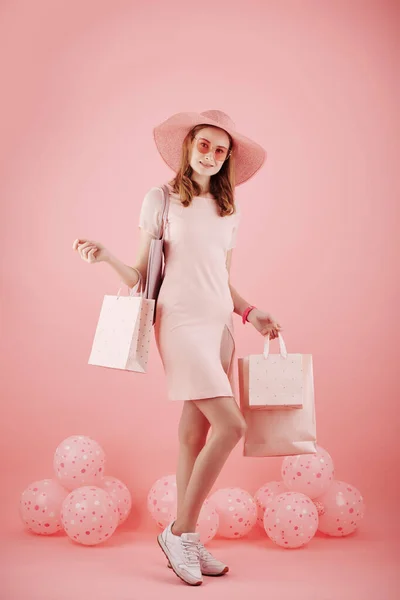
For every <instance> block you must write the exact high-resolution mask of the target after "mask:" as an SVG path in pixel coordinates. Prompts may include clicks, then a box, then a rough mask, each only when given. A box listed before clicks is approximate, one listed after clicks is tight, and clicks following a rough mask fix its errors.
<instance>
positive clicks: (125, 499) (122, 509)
mask: <svg viewBox="0 0 400 600" xmlns="http://www.w3.org/2000/svg"><path fill="white" fill-rule="evenodd" d="M99 487H101V488H102V489H103V490H105V491H106V492H107V494H109V495H110V496H111V498H112V499H113V500H114V502H115V504H116V505H117V508H118V525H121V523H123V522H124V521H126V519H127V518H128V515H129V513H130V511H131V507H132V498H131V493H130V491H129V490H128V488H127V487H126V485H125V484H124V483H123V482H122V481H120V480H119V479H117V478H116V477H111V476H110V475H105V476H104V477H103V479H102V481H101V482H100V484H99Z"/></svg>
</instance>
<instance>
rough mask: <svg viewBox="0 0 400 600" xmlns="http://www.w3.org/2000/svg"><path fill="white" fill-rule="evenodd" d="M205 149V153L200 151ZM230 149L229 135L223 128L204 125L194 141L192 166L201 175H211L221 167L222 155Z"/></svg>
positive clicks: (191, 157) (191, 158)
mask: <svg viewBox="0 0 400 600" xmlns="http://www.w3.org/2000/svg"><path fill="white" fill-rule="evenodd" d="M200 149H203V150H204V154H203V153H202V152H201V151H200ZM227 151H229V137H228V134H227V133H226V131H224V130H223V129H217V128H216V127H203V129H200V130H199V131H198V132H197V133H196V137H195V139H194V140H193V142H192V153H191V156H190V166H191V167H192V169H193V171H195V172H196V173H198V174H199V175H201V176H205V177H211V175H215V174H216V173H218V171H219V170H220V169H221V167H222V165H223V164H224V161H223V160H221V158H222V157H224V156H225V155H226V152H227Z"/></svg>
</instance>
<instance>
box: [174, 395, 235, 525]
mask: <svg viewBox="0 0 400 600" xmlns="http://www.w3.org/2000/svg"><path fill="white" fill-rule="evenodd" d="M190 402H194V403H195V404H196V406H197V407H198V408H199V409H200V411H201V412H202V413H203V415H204V416H205V417H206V418H207V420H208V422H209V423H210V424H211V427H212V432H211V436H210V438H209V439H208V441H207V442H206V444H205V445H204V447H203V448H202V449H201V451H200V452H199V454H198V456H197V458H196V459H195V462H194V466H193V470H192V473H191V476H190V479H189V483H188V484H187V487H186V492H185V495H184V498H183V500H181V505H180V507H179V512H178V514H177V518H176V520H175V522H174V525H173V527H172V532H173V533H174V534H175V535H180V534H181V533H183V532H188V531H196V524H197V521H198V517H199V514H200V510H201V507H202V505H203V502H204V500H205V499H206V497H207V495H208V493H209V492H210V490H211V488H212V486H213V485H214V483H215V481H216V479H217V477H218V475H219V473H220V472H221V469H222V467H223V466H224V464H225V462H226V460H227V458H228V456H229V454H230V453H231V451H232V450H233V448H234V447H235V446H236V444H237V443H238V442H239V440H240V439H241V438H242V437H243V435H244V433H245V431H246V422H245V419H244V417H243V415H242V413H241V411H240V409H239V407H238V405H237V404H236V401H235V399H234V398H231V397H221V398H208V399H204V400H191V401H190Z"/></svg>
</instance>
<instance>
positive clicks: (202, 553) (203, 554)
mask: <svg viewBox="0 0 400 600" xmlns="http://www.w3.org/2000/svg"><path fill="white" fill-rule="evenodd" d="M198 546H199V552H200V558H202V559H203V560H209V559H210V558H212V555H211V554H210V553H209V551H208V550H207V549H206V548H205V547H204V546H203V544H202V543H201V542H199V544H198Z"/></svg>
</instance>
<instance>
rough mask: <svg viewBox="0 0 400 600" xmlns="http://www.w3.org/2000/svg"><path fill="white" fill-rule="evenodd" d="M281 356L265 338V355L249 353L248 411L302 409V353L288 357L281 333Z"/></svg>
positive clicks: (267, 337) (279, 337)
mask: <svg viewBox="0 0 400 600" xmlns="http://www.w3.org/2000/svg"><path fill="white" fill-rule="evenodd" d="M278 340H279V354H271V353H270V351H269V336H266V337H265V343H264V352H263V354H249V356H248V359H249V391H248V397H249V408H252V409H261V410H266V409H269V410H276V409H277V408H303V402H304V383H305V379H304V371H303V356H304V355H303V354H298V353H297V354H288V353H287V350H286V346H285V342H284V341H283V337H282V334H280V333H279V334H278Z"/></svg>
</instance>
